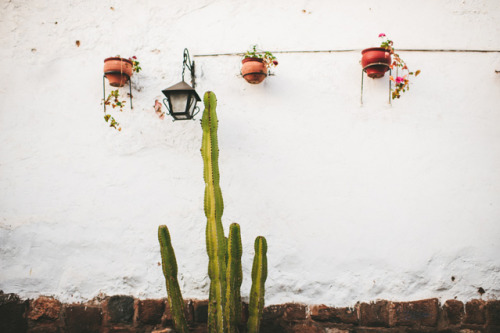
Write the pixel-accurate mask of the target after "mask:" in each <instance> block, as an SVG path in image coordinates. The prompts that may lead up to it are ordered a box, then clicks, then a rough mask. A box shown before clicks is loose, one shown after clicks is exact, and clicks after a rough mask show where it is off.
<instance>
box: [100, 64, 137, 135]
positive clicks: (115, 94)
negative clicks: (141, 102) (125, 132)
mask: <svg viewBox="0 0 500 333" xmlns="http://www.w3.org/2000/svg"><path fill="white" fill-rule="evenodd" d="M116 58H121V57H120V55H117V56H116ZM128 60H130V61H131V62H132V72H134V73H139V72H140V71H141V70H142V68H141V66H140V65H139V61H138V60H137V57H136V56H133V57H130V58H128ZM120 99H121V98H120V91H119V90H118V89H116V90H112V91H111V92H110V93H109V95H108V97H106V99H104V100H103V101H102V103H101V104H104V105H107V106H111V107H112V108H113V109H115V108H118V110H119V111H120V112H123V108H124V107H125V101H124V100H120ZM104 121H106V122H107V123H109V127H113V128H114V129H116V130H118V131H121V130H122V128H121V127H120V123H118V122H117V121H116V119H115V118H114V117H113V116H112V115H110V114H109V113H106V109H104Z"/></svg>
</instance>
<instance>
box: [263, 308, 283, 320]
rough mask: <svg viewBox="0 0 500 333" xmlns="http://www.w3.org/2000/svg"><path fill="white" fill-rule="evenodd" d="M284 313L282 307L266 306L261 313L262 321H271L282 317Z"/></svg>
mask: <svg viewBox="0 0 500 333" xmlns="http://www.w3.org/2000/svg"><path fill="white" fill-rule="evenodd" d="M284 313H285V306H284V305H270V306H266V307H265V308H264V310H263V311H262V320H273V319H277V318H281V317H283V314H284Z"/></svg>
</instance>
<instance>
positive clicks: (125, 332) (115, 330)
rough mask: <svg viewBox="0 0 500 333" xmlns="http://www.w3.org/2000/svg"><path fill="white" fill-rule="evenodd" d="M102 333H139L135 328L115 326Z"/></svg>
mask: <svg viewBox="0 0 500 333" xmlns="http://www.w3.org/2000/svg"><path fill="white" fill-rule="evenodd" d="M102 333H137V330H136V329H135V328H133V327H122V326H114V327H109V328H107V329H104V331H103V332H102Z"/></svg>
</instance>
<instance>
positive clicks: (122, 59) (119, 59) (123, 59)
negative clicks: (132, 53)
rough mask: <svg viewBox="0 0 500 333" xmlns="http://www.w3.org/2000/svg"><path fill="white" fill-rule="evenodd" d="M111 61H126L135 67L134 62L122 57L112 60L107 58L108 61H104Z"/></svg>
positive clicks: (112, 58)
mask: <svg viewBox="0 0 500 333" xmlns="http://www.w3.org/2000/svg"><path fill="white" fill-rule="evenodd" d="M111 60H118V61H125V62H128V63H129V64H131V65H133V64H132V61H130V60H128V59H125V58H120V57H111V58H106V59H104V62H106V61H111Z"/></svg>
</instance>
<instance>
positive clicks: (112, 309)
mask: <svg viewBox="0 0 500 333" xmlns="http://www.w3.org/2000/svg"><path fill="white" fill-rule="evenodd" d="M105 311H106V313H107V315H108V316H109V322H111V323H124V324H130V323H132V319H133V318H134V298H133V297H131V296H112V297H110V298H109V299H108V300H107V302H106V307H105Z"/></svg>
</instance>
